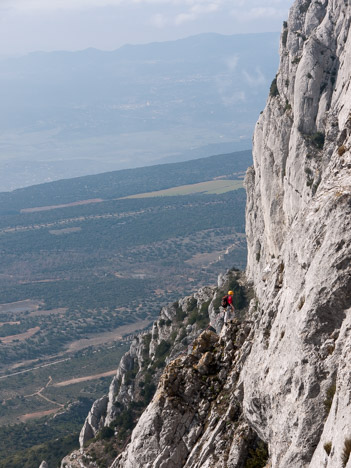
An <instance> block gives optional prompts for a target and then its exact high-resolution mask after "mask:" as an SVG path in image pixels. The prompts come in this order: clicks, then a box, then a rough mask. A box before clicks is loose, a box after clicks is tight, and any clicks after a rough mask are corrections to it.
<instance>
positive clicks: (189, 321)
mask: <svg viewBox="0 0 351 468" xmlns="http://www.w3.org/2000/svg"><path fill="white" fill-rule="evenodd" d="M242 282H243V278H242V275H241V274H240V273H239V272H228V273H227V274H226V275H220V278H219V280H218V284H219V286H217V287H215V286H213V287H204V288H202V289H200V290H199V291H198V292H197V293H196V294H194V296H189V297H185V298H183V299H181V300H179V301H178V302H175V303H174V304H171V305H169V306H167V307H164V308H163V309H162V310H161V313H160V317H159V319H158V320H156V321H155V322H154V324H153V326H152V329H151V331H150V332H144V333H142V334H140V335H137V336H136V337H135V339H134V341H133V342H132V344H131V347H130V349H129V351H128V352H127V353H126V354H125V355H124V356H123V358H122V359H121V362H120V364H119V367H118V370H117V373H116V376H115V377H114V378H113V380H112V383H111V385H110V389H109V394H108V395H106V396H104V397H103V398H101V399H99V400H97V401H96V402H95V403H94V404H93V406H92V408H91V410H90V412H89V415H88V417H87V418H86V421H85V423H84V426H83V428H82V430H81V433H80V438H79V441H80V450H79V451H76V452H73V453H72V454H70V455H68V456H67V457H65V458H64V459H63V460H62V466H63V467H67V468H78V467H79V468H82V467H94V466H96V465H95V460H96V459H99V460H100V462H101V461H102V460H103V462H104V464H105V465H106V466H108V465H109V463H110V462H111V463H112V461H113V459H112V460H111V454H113V452H114V451H117V452H119V451H121V449H123V447H124V446H125V441H126V440H127V441H128V435H129V433H130V432H131V431H130V429H131V428H132V427H133V426H134V425H135V423H136V420H137V419H138V418H139V417H140V415H141V413H142V411H143V409H144V408H146V406H147V405H148V403H149V402H150V400H151V398H152V397H153V395H154V393H155V391H156V388H157V385H158V382H159V380H160V377H161V374H162V372H163V369H164V367H165V366H166V364H168V363H170V362H172V361H173V360H174V359H175V358H177V356H179V355H183V356H187V354H188V353H189V352H190V350H191V346H192V343H193V341H194V340H195V339H196V338H197V337H198V336H199V335H200V333H201V332H202V330H203V329H204V328H207V327H208V324H209V321H211V324H212V325H213V327H214V328H213V329H216V330H217V331H218V330H220V329H221V328H222V326H223V315H224V314H223V311H222V313H221V308H220V300H221V297H222V296H223V295H224V293H225V292H226V291H227V290H228V289H229V288H230V289H234V290H235V291H236V293H237V301H240V298H241V299H242V301H241V302H242V305H244V302H245V301H244V299H245V291H244V288H243V286H242V285H241V283H242ZM243 301H244V302H243ZM238 305H239V307H241V305H240V303H239V302H238ZM213 335H214V336H217V335H216V334H215V333H213ZM209 365H210V363H208V362H207V361H206V360H204V361H201V362H200V363H199V372H200V373H201V372H206V371H207V366H209ZM106 428H113V431H114V437H113V439H109V447H108V449H107V447H106V443H107V442H106V441H105V440H104V435H102V434H105V435H106V434H107V435H108V434H109V433H108V432H106ZM104 430H105V432H104ZM110 435H111V434H110ZM92 439H94V440H92Z"/></svg>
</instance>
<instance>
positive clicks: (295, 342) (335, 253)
mask: <svg viewBox="0 0 351 468" xmlns="http://www.w3.org/2000/svg"><path fill="white" fill-rule="evenodd" d="M350 21H351V7H350V2H340V1H333V0H329V1H296V2H295V3H294V5H293V7H292V9H291V11H290V15H289V21H288V23H287V24H285V25H284V30H283V35H282V42H281V63H280V68H279V71H278V75H277V78H276V83H273V85H272V88H271V93H270V94H271V95H270V97H269V99H268V103H267V107H266V109H265V111H264V112H263V114H261V116H260V119H259V121H258V123H257V126H256V131H255V135H254V167H253V168H252V169H250V171H249V173H248V175H247V181H246V184H247V192H248V205H247V236H248V245H249V262H248V269H247V273H248V276H249V279H251V280H252V281H253V282H254V285H255V291H256V294H257V299H258V313H257V318H256V331H255V339H254V342H253V347H252V350H251V353H250V356H249V357H248V359H247V362H246V363H245V366H244V368H243V371H242V373H241V382H242V384H243V386H244V389H245V390H244V400H243V407H244V413H245V416H246V417H247V420H248V423H249V424H250V425H251V427H253V428H254V429H255V430H256V431H257V433H258V434H259V435H260V437H261V438H262V439H263V440H265V441H266V442H268V444H269V451H270V454H271V459H272V466H273V467H305V466H310V467H316V468H317V467H318V468H319V467H324V466H325V467H339V466H340V467H341V466H343V465H342V464H341V457H342V453H343V450H344V444H345V440H347V439H349V438H350V437H351V412H350V411H348V414H347V411H346V407H347V405H348V404H349V403H350V401H349V394H350V390H351V383H350V380H349V379H348V378H345V377H346V373H347V372H350V370H351V367H350V365H348V364H347V360H349V361H350V358H351V355H350V345H351V336H350V325H351V264H350V258H351V230H350V228H351V216H350V215H351V154H350V147H351V139H350V134H351V114H350V110H351V88H350V87H349V84H350V78H351V34H350ZM334 393H335V394H334ZM254 401H259V402H260V405H259V408H257V407H256V406H255V405H254V404H253V402H254ZM347 402H348V403H347ZM330 404H332V406H331V408H329V407H330ZM349 409H350V407H349ZM258 410H259V411H258ZM325 447H327V448H325ZM328 447H329V448H330V447H331V448H330V449H329V448H328ZM328 452H329V453H328ZM344 466H346V465H344Z"/></svg>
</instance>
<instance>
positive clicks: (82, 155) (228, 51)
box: [0, 33, 278, 191]
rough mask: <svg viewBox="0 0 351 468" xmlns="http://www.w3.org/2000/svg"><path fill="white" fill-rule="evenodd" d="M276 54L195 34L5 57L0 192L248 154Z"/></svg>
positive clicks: (255, 43)
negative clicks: (244, 151) (103, 48)
mask: <svg viewBox="0 0 351 468" xmlns="http://www.w3.org/2000/svg"><path fill="white" fill-rule="evenodd" d="M277 50H278V33H265V34H249V35H233V36H222V35H219V34H201V35H198V36H194V37H190V38H187V39H182V40H177V41H173V42H165V43H153V44H147V45H137V46H132V45H127V46H124V47H122V48H120V49H118V50H116V51H112V52H104V51H99V50H95V49H88V50H84V51H80V52H52V53H42V52H38V53H32V54H29V55H27V56H24V57H16V58H6V59H1V60H0V99H1V103H2V106H1V109H0V135H1V145H0V190H1V191H6V190H12V189H14V188H17V187H21V186H28V185H33V184H36V183H42V182H46V181H50V180H57V179H60V178H62V179H64V178H68V177H76V176H79V175H85V174H96V173H101V172H106V171H110V170H114V169H123V168H128V167H138V166H139V167H140V166H146V165H149V164H155V163H157V162H163V161H177V160H184V159H190V158H192V157H202V156H209V155H211V154H215V153H220V152H229V151H230V150H232V151H236V150H242V149H245V148H248V147H249V146H250V140H251V134H252V131H253V128H254V124H255V122H256V120H257V116H258V114H259V112H260V111H261V109H262V108H263V107H264V104H265V100H266V89H267V86H269V83H270V82H271V80H272V78H273V76H274V73H275V70H276V67H277V62H278V54H277V53H276V51H277ZM243 142H244V143H243ZM214 145H215V146H214ZM229 145H231V146H229Z"/></svg>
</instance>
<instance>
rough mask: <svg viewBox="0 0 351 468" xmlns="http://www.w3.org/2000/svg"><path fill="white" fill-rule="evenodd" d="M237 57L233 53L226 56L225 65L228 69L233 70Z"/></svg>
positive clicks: (236, 63)
mask: <svg viewBox="0 0 351 468" xmlns="http://www.w3.org/2000/svg"><path fill="white" fill-rule="evenodd" d="M238 61H239V57H238V56H237V55H233V56H232V57H227V59H226V65H227V67H228V68H229V70H230V71H234V70H235V69H236V66H237V65H238Z"/></svg>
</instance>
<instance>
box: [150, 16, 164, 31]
mask: <svg viewBox="0 0 351 468" xmlns="http://www.w3.org/2000/svg"><path fill="white" fill-rule="evenodd" d="M150 24H151V25H152V26H155V28H159V29H162V28H165V27H166V26H167V24H168V19H167V17H166V16H165V15H162V14H161V13H157V14H156V15H153V16H152V17H151V19H150Z"/></svg>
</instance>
